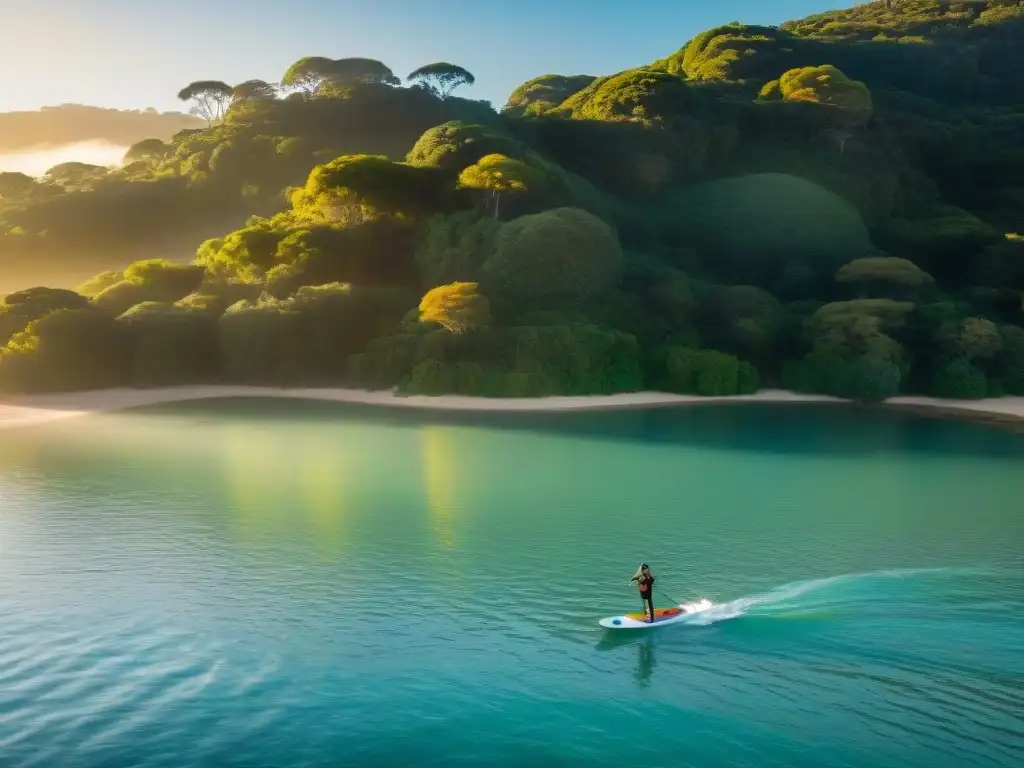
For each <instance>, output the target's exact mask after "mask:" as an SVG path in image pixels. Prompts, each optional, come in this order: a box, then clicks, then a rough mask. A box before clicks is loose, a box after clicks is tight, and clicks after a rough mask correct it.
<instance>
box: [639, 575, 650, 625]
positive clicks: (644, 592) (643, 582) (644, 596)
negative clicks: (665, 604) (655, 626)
mask: <svg viewBox="0 0 1024 768" xmlns="http://www.w3.org/2000/svg"><path fill="white" fill-rule="evenodd" d="M636 583H637V584H638V585H639V587H640V599H641V600H643V601H644V608H650V609H651V621H654V599H653V597H652V596H653V594H654V577H653V576H651V575H650V574H648V575H647V576H640V578H639V579H637V580H636ZM645 587H646V589H645Z"/></svg>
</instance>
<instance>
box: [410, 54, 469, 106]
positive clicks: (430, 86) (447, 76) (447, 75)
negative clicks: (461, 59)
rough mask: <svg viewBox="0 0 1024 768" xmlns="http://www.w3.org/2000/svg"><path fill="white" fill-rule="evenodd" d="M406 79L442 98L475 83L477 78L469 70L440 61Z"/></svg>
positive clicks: (418, 70)
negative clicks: (460, 87)
mask: <svg viewBox="0 0 1024 768" xmlns="http://www.w3.org/2000/svg"><path fill="white" fill-rule="evenodd" d="M406 80H414V81H416V82H417V84H419V85H420V87H422V88H424V89H425V90H428V91H430V92H431V93H435V94H437V95H438V96H439V97H441V98H442V99H447V98H448V97H449V96H451V94H452V91H454V90H455V89H456V88H458V87H459V86H461V85H473V83H475V82H476V78H475V77H473V74H472V73H471V72H470V71H469V70H466V69H463V68H462V67H460V66H458V65H456V64H449V63H448V62H446V61H438V62H435V63H434V64H427V65H426V66H423V67H420V68H419V69H417V70H415V71H413V72H411V73H410V74H409V76H408V77H407V78H406Z"/></svg>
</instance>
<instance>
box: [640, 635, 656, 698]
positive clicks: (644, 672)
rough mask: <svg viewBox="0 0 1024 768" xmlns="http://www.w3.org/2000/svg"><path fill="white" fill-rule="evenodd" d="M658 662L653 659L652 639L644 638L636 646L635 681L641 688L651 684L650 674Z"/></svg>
mask: <svg viewBox="0 0 1024 768" xmlns="http://www.w3.org/2000/svg"><path fill="white" fill-rule="evenodd" d="M657 663H658V662H657V661H655V658H654V638H653V637H645V638H644V639H643V640H639V641H638V642H637V644H636V674H635V677H636V681H637V682H638V683H639V684H640V687H641V688H646V687H647V686H648V685H650V684H651V674H652V673H653V672H654V667H655V665H656V664H657Z"/></svg>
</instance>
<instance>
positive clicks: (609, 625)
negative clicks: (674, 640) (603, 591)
mask: <svg viewBox="0 0 1024 768" xmlns="http://www.w3.org/2000/svg"><path fill="white" fill-rule="evenodd" d="M710 607H711V601H710V600H708V599H702V600H696V601H694V602H692V603H683V604H682V605H673V606H672V607H671V608H655V609H654V621H653V622H648V621H647V613H646V612H644V611H637V612H636V613H627V614H625V615H624V616H609V617H608V618H607V619H601V621H600V622H598V623H599V624H600V625H601V626H602V627H604V628H605V629H646V628H647V627H660V626H661V625H662V624H675V623H676V622H677V621H682V620H683V619H685V618H687V617H689V616H693V615H694V614H695V613H700V612H701V611H706V610H707V609H708V608H710Z"/></svg>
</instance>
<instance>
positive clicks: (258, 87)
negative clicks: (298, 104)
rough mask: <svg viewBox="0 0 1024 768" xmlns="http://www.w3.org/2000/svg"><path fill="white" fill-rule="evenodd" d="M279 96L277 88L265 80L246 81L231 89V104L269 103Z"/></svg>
mask: <svg viewBox="0 0 1024 768" xmlns="http://www.w3.org/2000/svg"><path fill="white" fill-rule="evenodd" d="M276 96H277V86H275V85H273V84H272V83H268V82H266V81H265V80H246V81H245V82H244V83H239V84H238V85H236V86H235V87H234V88H232V89H231V103H232V104H235V103H237V102H240V101H268V100H270V99H273V98H275V97H276Z"/></svg>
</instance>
